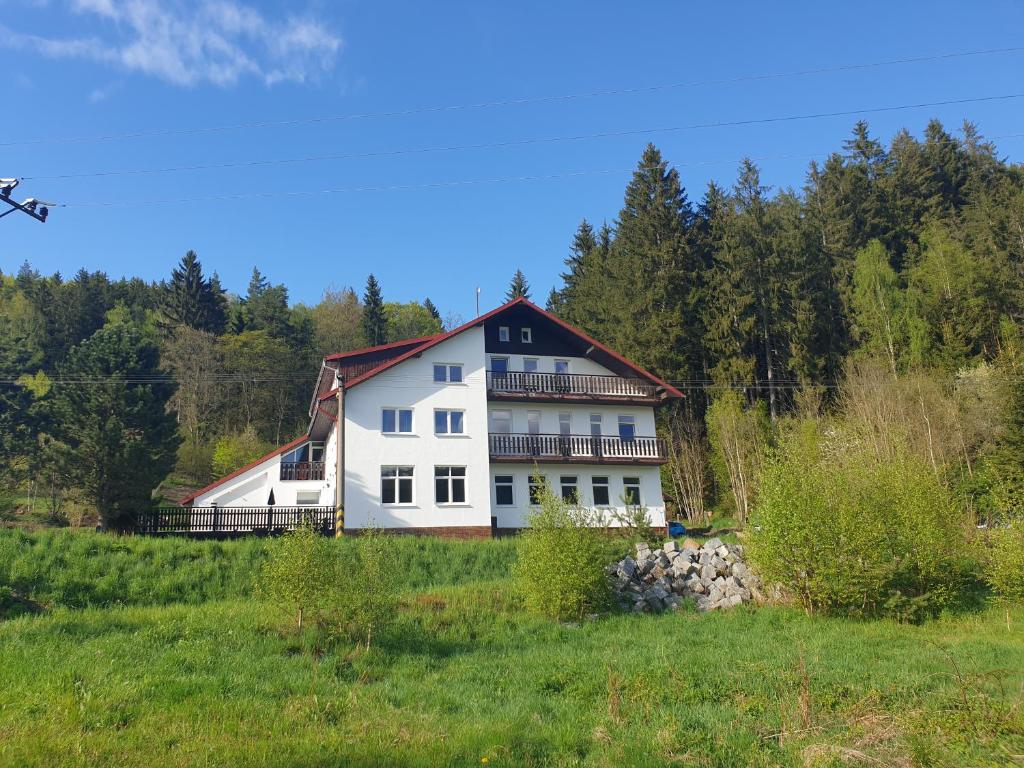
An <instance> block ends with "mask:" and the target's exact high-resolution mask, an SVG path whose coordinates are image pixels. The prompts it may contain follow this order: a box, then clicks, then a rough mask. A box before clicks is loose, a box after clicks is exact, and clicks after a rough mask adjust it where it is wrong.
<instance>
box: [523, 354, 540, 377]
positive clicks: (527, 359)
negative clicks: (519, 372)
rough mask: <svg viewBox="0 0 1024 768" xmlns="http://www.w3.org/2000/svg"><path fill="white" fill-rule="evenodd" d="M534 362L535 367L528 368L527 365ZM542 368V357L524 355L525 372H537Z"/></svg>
mask: <svg viewBox="0 0 1024 768" xmlns="http://www.w3.org/2000/svg"><path fill="white" fill-rule="evenodd" d="M530 364H532V365H533V368H529V369H527V366H528V365H530ZM539 370H540V359H539V358H536V357H524V358H523V373H537V371H539Z"/></svg>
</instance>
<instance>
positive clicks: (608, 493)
mask: <svg viewBox="0 0 1024 768" xmlns="http://www.w3.org/2000/svg"><path fill="white" fill-rule="evenodd" d="M599 480H603V481H604V482H598V481H599ZM598 488H604V493H605V498H606V499H607V501H603V502H599V501H598V500H597V489H598ZM590 494H591V498H592V499H593V500H594V506H595V507H610V506H612V479H611V477H609V476H608V475H592V476H591V478H590Z"/></svg>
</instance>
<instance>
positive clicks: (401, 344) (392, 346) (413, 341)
mask: <svg viewBox="0 0 1024 768" xmlns="http://www.w3.org/2000/svg"><path fill="white" fill-rule="evenodd" d="M443 335H444V334H441V333H435V334H433V335H432V336H421V337H419V338H418V339H402V340H401V341H393V342H391V343H390V344H378V345H377V346H375V347H363V348H362V349H353V350H352V351H351V352H336V353H335V354H333V355H327V357H325V358H324V360H326V361H332V360H342V359H344V358H347V357H357V356H360V355H367V354H370V353H373V352H386V351H387V350H389V349H395V348H396V347H408V346H411V345H418V344H423V343H425V342H428V341H430V340H431V339H434V338H437V337H438V336H443Z"/></svg>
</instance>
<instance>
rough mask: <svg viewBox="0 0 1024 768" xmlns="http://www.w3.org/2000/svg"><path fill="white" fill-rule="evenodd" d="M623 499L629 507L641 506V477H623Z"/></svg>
mask: <svg viewBox="0 0 1024 768" xmlns="http://www.w3.org/2000/svg"><path fill="white" fill-rule="evenodd" d="M622 491H623V492H622V500H623V501H624V502H626V506H627V507H639V506H640V478H639V477H624V478H622Z"/></svg>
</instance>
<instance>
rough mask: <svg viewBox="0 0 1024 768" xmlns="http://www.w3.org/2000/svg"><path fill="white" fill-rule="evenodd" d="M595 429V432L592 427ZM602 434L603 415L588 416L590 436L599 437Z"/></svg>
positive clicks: (593, 414)
mask: <svg viewBox="0 0 1024 768" xmlns="http://www.w3.org/2000/svg"><path fill="white" fill-rule="evenodd" d="M595 426H596V427H597V431H596V432H595V431H594V427H595ZM603 433H604V415H603V414H600V413H592V414H590V436H591V437H601V435H602V434H603Z"/></svg>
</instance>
